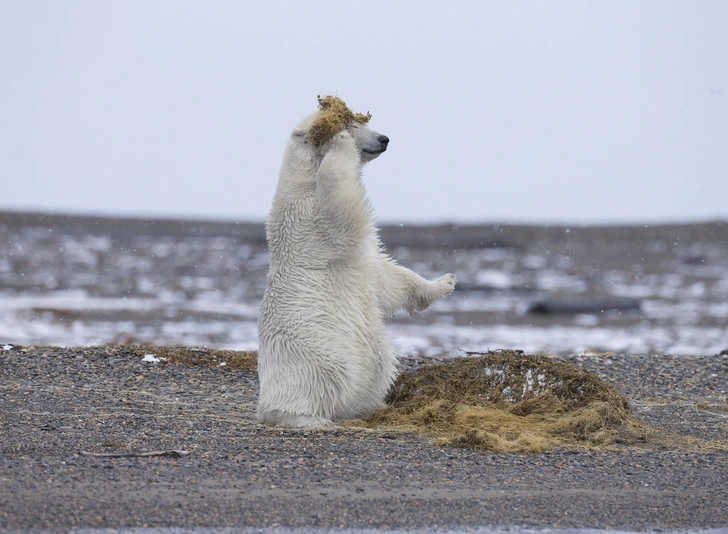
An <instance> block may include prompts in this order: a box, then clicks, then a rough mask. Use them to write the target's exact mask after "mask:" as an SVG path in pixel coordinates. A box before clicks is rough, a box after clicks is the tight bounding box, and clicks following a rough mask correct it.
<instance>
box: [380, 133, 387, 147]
mask: <svg viewBox="0 0 728 534" xmlns="http://www.w3.org/2000/svg"><path fill="white" fill-rule="evenodd" d="M377 141H379V142H380V143H382V144H383V145H384V146H387V145H388V144H389V137H387V136H386V135H380V136H379V137H377Z"/></svg>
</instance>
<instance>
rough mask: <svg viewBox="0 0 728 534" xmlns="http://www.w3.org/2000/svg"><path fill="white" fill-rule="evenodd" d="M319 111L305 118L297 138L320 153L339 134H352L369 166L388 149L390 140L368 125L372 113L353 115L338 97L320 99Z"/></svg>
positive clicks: (296, 134) (299, 127)
mask: <svg viewBox="0 0 728 534" xmlns="http://www.w3.org/2000/svg"><path fill="white" fill-rule="evenodd" d="M317 98H318V104H319V111H318V112H316V113H314V114H313V115H311V116H309V117H307V118H306V119H304V121H303V122H302V123H301V124H299V125H298V128H296V130H294V132H293V136H294V137H299V138H300V137H302V138H304V140H305V142H306V143H308V144H310V145H312V146H313V148H314V149H315V150H316V151H317V152H319V153H322V152H325V151H326V146H327V144H328V143H329V142H330V141H331V139H333V138H334V136H336V135H337V134H344V135H350V136H351V137H352V138H353V140H354V141H355V142H356V144H357V146H358V147H359V154H360V157H361V163H362V164H363V163H367V162H369V161H371V160H373V159H375V158H376V157H378V156H379V155H380V154H381V153H382V152H384V151H385V150H387V146H388V144H389V138H388V137H387V136H386V135H382V134H380V133H378V132H375V131H374V130H372V129H370V128H369V127H368V126H367V123H368V122H369V119H371V118H372V116H371V114H370V113H367V114H366V115H365V114H363V113H354V112H353V111H351V110H350V109H349V108H348V107H347V105H346V104H345V103H344V101H343V100H341V99H340V98H338V97H336V96H324V97H321V96H319V97H317Z"/></svg>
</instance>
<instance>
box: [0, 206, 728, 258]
mask: <svg viewBox="0 0 728 534" xmlns="http://www.w3.org/2000/svg"><path fill="white" fill-rule="evenodd" d="M0 225H7V226H31V227H32V226H42V227H50V228H53V229H54V230H58V231H61V232H64V233H69V234H77V233H83V234H91V235H98V234H112V235H154V236H158V235H175V236H180V235H184V236H190V237H213V236H214V237H217V236H226V237H234V238H238V239H240V241H241V242H245V243H250V244H259V245H265V243H266V240H265V223H264V222H257V221H242V222H234V221H229V222H225V221H210V220H201V219H181V218H164V217H160V218H144V217H113V216H97V215H70V214H52V213H41V212H33V211H28V212H23V211H17V212H16V211H0ZM380 230H381V232H380V234H381V237H382V241H383V242H384V243H385V244H386V245H387V246H390V247H397V246H409V247H415V248H440V247H446V248H450V247H452V248H462V249H473V248H492V247H508V246H518V245H519V244H520V243H523V242H527V241H534V240H538V241H564V240H566V238H567V237H571V238H575V237H577V236H581V235H582V234H584V233H588V234H589V235H591V236H594V237H604V238H612V239H613V238H615V237H619V238H621V237H623V238H625V239H665V238H669V239H678V240H682V241H685V240H688V241H692V240H703V241H705V240H706V238H707V240H708V241H719V242H722V243H725V242H728V220H714V221H705V222H688V223H679V222H676V223H661V224H645V223H637V224H619V225H617V224H615V225H608V224H605V225H579V224H576V225H571V224H543V225H538V224H521V223H482V224H479V223H465V224H461V223H438V224H421V223H414V224H382V225H381V226H380ZM569 234H571V235H569Z"/></svg>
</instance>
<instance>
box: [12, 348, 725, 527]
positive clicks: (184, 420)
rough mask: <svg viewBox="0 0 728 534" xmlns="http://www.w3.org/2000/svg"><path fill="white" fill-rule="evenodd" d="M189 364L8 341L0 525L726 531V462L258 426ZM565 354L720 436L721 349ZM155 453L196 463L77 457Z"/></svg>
mask: <svg viewBox="0 0 728 534" xmlns="http://www.w3.org/2000/svg"><path fill="white" fill-rule="evenodd" d="M196 354H199V359H197V358H196V359H195V362H194V363H197V365H179V364H172V363H165V362H153V361H143V359H142V357H140V352H139V350H136V351H132V350H130V349H128V348H124V347H115V346H105V347H92V348H74V349H64V348H50V347H20V346H10V345H4V344H0V424H1V425H2V440H1V443H0V530H1V531H3V532H13V531H21V530H30V529H34V530H39V529H44V530H58V531H67V530H72V529H79V528H123V527H138V528H140V527H146V528H154V527H216V528H223V527H320V528H377V529H396V528H420V527H430V528H432V527H435V528H467V527H477V526H500V527H504V526H521V527H538V528H600V529H607V528H608V529H621V530H644V529H648V530H659V529H684V528H718V527H727V526H728V453H726V452H700V451H693V452H685V451H669V450H651V449H650V448H649V446H645V447H643V448H641V449H640V448H630V449H625V450H619V451H610V452H576V453H575V452H554V453H549V454H539V455H508V454H497V455H495V454H488V453H482V452H476V451H471V450H463V449H455V448H440V447H436V446H433V445H431V444H429V441H428V439H426V438H424V437H421V436H418V435H415V434H409V433H399V432H391V431H378V430H358V429H346V428H343V427H341V428H335V429H330V430H318V431H300V430H281V429H276V428H271V427H266V426H262V425H259V424H258V423H257V422H256V421H255V418H254V411H255V402H256V387H257V376H256V373H255V371H246V370H241V369H231V368H228V367H227V366H222V367H221V366H219V365H217V366H215V365H214V362H212V363H211V362H210V361H209V357H207V355H206V353H205V352H197V353H196ZM147 359H152V358H147ZM569 359H570V360H571V361H573V362H574V363H575V364H577V365H580V366H583V367H585V368H588V369H590V370H593V371H595V372H597V373H598V374H599V375H600V376H601V377H603V378H604V379H606V380H608V381H609V382H610V383H612V384H613V385H614V386H615V387H617V388H618V389H619V390H620V391H621V392H623V393H624V394H626V395H627V396H628V397H629V398H630V401H631V402H632V404H633V409H634V412H635V414H636V415H637V416H638V417H639V418H640V419H642V420H644V421H646V422H648V423H650V424H653V425H658V426H661V427H663V428H665V429H666V430H669V431H672V432H676V433H681V434H686V435H691V436H694V437H699V438H702V439H706V440H720V441H728V403H727V402H726V400H727V399H726V397H727V395H728V391H727V390H728V354H718V355H713V356H689V357H688V356H680V357H678V356H655V355H652V356H626V355H612V354H582V355H579V356H573V357H570V358H569ZM421 362H422V360H419V361H418V360H415V359H406V360H404V361H403V367H405V368H408V367H409V368H411V367H413V366H417V365H419V364H420V363H421ZM160 450H163V451H166V450H183V451H189V453H190V454H189V455H185V456H182V457H171V456H161V457H156V456H150V457H118V458H98V457H88V456H83V455H80V454H79V453H80V452H81V451H87V452H93V453H125V452H130V451H133V452H143V451H160Z"/></svg>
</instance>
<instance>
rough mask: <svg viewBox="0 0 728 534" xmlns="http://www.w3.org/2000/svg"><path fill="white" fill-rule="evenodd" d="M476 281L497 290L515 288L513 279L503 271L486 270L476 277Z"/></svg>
mask: <svg viewBox="0 0 728 534" xmlns="http://www.w3.org/2000/svg"><path fill="white" fill-rule="evenodd" d="M475 281H476V282H477V283H478V284H479V285H482V286H487V287H492V288H495V289H510V288H511V287H512V286H513V283H512V282H511V277H510V276H508V275H507V274H506V273H504V272H502V271H496V270H495V269H486V270H485V271H480V272H479V273H478V274H476V275H475Z"/></svg>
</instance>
